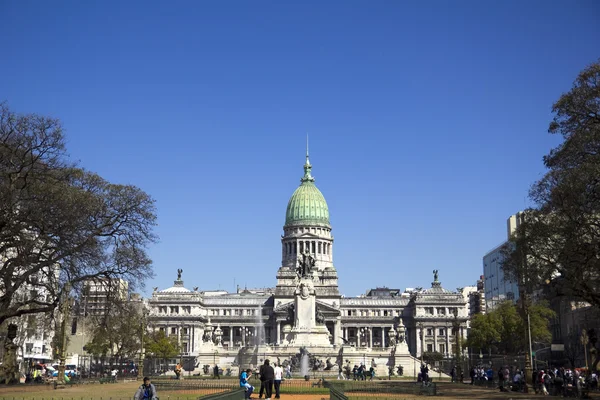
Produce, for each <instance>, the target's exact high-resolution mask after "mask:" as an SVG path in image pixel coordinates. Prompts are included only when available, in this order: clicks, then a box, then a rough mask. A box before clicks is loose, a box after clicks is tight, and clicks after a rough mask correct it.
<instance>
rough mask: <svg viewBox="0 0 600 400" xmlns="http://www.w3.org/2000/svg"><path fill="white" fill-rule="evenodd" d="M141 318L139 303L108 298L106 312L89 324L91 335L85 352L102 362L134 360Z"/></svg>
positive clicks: (137, 349)
mask: <svg viewBox="0 0 600 400" xmlns="http://www.w3.org/2000/svg"><path fill="white" fill-rule="evenodd" d="M142 318H143V316H142V310H141V309H140V307H138V304H136V303H133V302H130V301H122V300H119V299H114V298H113V299H111V301H110V302H109V308H108V310H107V311H106V312H105V313H104V314H103V315H102V316H100V317H98V318H97V319H96V320H95V321H93V322H92V323H93V324H94V326H95V329H94V334H93V336H92V340H91V342H90V343H89V344H88V345H87V347H86V350H87V351H88V352H89V353H90V354H92V355H94V356H95V357H97V358H101V359H104V358H105V357H106V356H110V357H111V358H112V359H113V360H115V361H116V360H122V359H132V358H135V356H136V355H137V354H139V352H140V350H141V344H140V336H141V332H140V328H141V327H142ZM145 328H146V327H145V326H144V329H145Z"/></svg>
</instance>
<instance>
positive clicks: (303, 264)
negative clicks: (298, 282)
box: [296, 248, 315, 278]
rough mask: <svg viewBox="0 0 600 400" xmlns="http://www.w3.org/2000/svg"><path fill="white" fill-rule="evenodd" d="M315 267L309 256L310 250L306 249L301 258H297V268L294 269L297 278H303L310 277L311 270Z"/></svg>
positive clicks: (313, 260) (312, 258)
mask: <svg viewBox="0 0 600 400" xmlns="http://www.w3.org/2000/svg"><path fill="white" fill-rule="evenodd" d="M314 266H315V259H314V257H313V256H312V255H311V254H310V250H309V249H308V248H307V249H306V250H305V251H304V253H302V256H300V257H298V267H297V268H296V273H297V274H298V277H299V278H305V277H307V276H310V274H311V272H312V270H313V268H314Z"/></svg>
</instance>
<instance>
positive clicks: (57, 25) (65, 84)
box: [0, 0, 600, 296]
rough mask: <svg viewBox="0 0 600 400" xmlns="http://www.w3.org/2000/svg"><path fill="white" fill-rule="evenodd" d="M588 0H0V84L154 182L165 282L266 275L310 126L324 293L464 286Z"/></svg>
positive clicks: (578, 44) (512, 185) (117, 171)
mask: <svg viewBox="0 0 600 400" xmlns="http://www.w3.org/2000/svg"><path fill="white" fill-rule="evenodd" d="M599 17H600V3H598V2H595V1H573V2H568V1H550V2H548V1H526V2H521V1H503V2H500V1H483V2H482V1H472V2H470V1H469V2H468V1H453V2H450V1H424V2H408V1H395V2H394V1H344V2H342V1H327V2H321V1H314V2H313V1H310V2H309V1H303V2H292V1H287V2H275V1H274V2H264V1H252V2H250V1H229V2H217V1H203V2H192V1H189V2H186V1H175V2H156V1H127V2H117V1H103V2H100V1H96V2H83V1H71V2H67V1H6V0H0V37H1V38H2V42H3V43H2V47H3V50H2V62H0V100H6V101H8V102H9V105H10V106H11V108H13V109H14V110H16V111H19V112H36V113H42V114H47V115H52V116H55V117H58V118H60V119H61V120H62V121H63V123H64V126H65V128H66V131H67V136H68V149H69V152H70V154H71V156H72V157H73V158H74V159H77V160H80V161H81V165H82V166H84V167H86V168H88V169H90V170H93V171H96V172H98V173H100V174H101V175H102V176H104V177H105V178H107V179H109V180H111V181H114V182H119V183H131V184H135V185H137V186H139V187H141V188H142V189H144V190H145V191H147V192H148V193H150V194H151V195H152V196H153V197H154V198H155V199H156V201H157V208H158V218H159V219H158V221H159V226H158V229H157V233H158V234H159V235H160V242H159V243H158V244H157V245H155V246H153V247H152V248H151V249H150V252H151V255H152V257H153V259H154V261H155V271H156V278H155V279H154V280H152V281H150V282H148V283H147V291H146V293H148V291H149V290H151V289H150V288H151V287H153V286H160V287H161V288H164V287H168V286H170V284H171V283H172V280H173V279H175V278H176V270H177V269H178V268H182V269H183V270H184V272H183V278H184V280H185V281H186V285H187V286H188V287H192V286H200V288H201V290H209V289H218V288H221V289H228V290H233V289H234V280H235V282H236V283H237V284H240V285H242V286H244V285H246V284H247V285H248V287H266V286H273V285H275V282H276V281H275V272H276V270H277V268H278V267H279V265H280V261H281V259H280V258H281V250H280V235H281V234H282V225H283V223H284V217H285V208H286V205H287V201H288V199H289V196H290V195H291V194H292V192H293V191H294V190H295V188H296V187H297V185H298V184H299V179H300V177H301V176H302V164H303V162H304V142H305V135H306V133H307V132H308V133H309V134H310V143H311V161H312V163H313V166H314V167H313V175H314V176H315V177H316V179H317V181H316V184H317V185H318V187H319V188H320V189H321V191H322V192H323V194H324V195H325V198H326V199H327V201H328V204H329V208H330V213H331V223H332V225H333V234H334V236H335V244H334V246H335V250H334V257H335V259H334V262H335V265H336V267H337V269H338V272H339V276H340V279H339V283H340V287H341V292H342V293H343V294H345V295H346V296H351V295H358V294H360V293H364V292H365V291H366V290H367V289H369V288H371V287H375V286H382V285H386V286H388V287H395V288H400V289H403V288H405V287H415V286H429V284H430V282H431V281H432V273H431V271H432V270H433V269H439V270H440V280H441V281H442V282H443V285H444V286H445V287H447V288H450V289H454V288H456V287H459V286H465V285H468V284H473V283H474V282H475V281H476V279H477V278H478V276H479V275H480V274H482V257H483V255H484V254H485V253H486V252H487V251H488V250H490V249H491V248H493V247H494V246H496V245H498V244H499V243H500V242H501V241H503V240H504V238H505V235H506V219H507V217H508V216H509V215H511V214H513V213H515V212H516V211H519V210H520V209H522V208H524V207H525V206H526V205H527V204H528V203H527V199H526V196H527V191H528V188H529V186H530V184H531V183H532V182H533V181H534V180H535V179H537V178H539V177H540V176H541V174H542V173H543V171H544V170H543V165H542V156H543V155H544V154H545V153H547V151H548V150H549V149H550V148H551V147H553V146H554V145H556V143H558V138H555V137H551V136H550V135H549V134H547V127H548V122H549V121H550V119H551V112H550V111H551V110H550V108H551V105H552V103H553V102H554V101H555V100H556V99H558V97H559V96H560V94H561V93H562V92H565V91H567V90H569V88H570V86H571V84H572V82H573V80H574V79H575V77H576V75H577V73H578V72H579V71H580V70H581V69H582V68H584V67H585V66H586V65H587V64H589V63H591V62H593V61H594V60H595V59H597V58H598V57H599V56H600V52H599V50H600V47H599V46H598V38H600V24H599V23H598V21H599Z"/></svg>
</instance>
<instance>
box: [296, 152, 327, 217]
mask: <svg viewBox="0 0 600 400" xmlns="http://www.w3.org/2000/svg"><path fill="white" fill-rule="evenodd" d="M311 169H312V165H310V161H309V160H308V153H307V154H306V164H304V176H303V177H302V179H301V180H300V186H299V187H298V189H296V190H295V191H294V194H292V197H290V201H289V202H288V205H287V210H286V212H285V226H294V225H312V226H315V225H316V226H326V227H328V228H329V227H331V226H330V225H329V208H328V207H327V202H326V201H325V197H323V194H322V193H321V191H320V190H319V189H317V187H316V186H315V178H313V177H312V176H311V174H310V170H311Z"/></svg>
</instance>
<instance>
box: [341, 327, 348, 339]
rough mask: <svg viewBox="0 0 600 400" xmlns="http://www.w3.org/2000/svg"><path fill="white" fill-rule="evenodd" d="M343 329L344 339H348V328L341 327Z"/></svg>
mask: <svg viewBox="0 0 600 400" xmlns="http://www.w3.org/2000/svg"><path fill="white" fill-rule="evenodd" d="M342 329H343V330H344V339H346V340H348V328H342Z"/></svg>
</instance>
